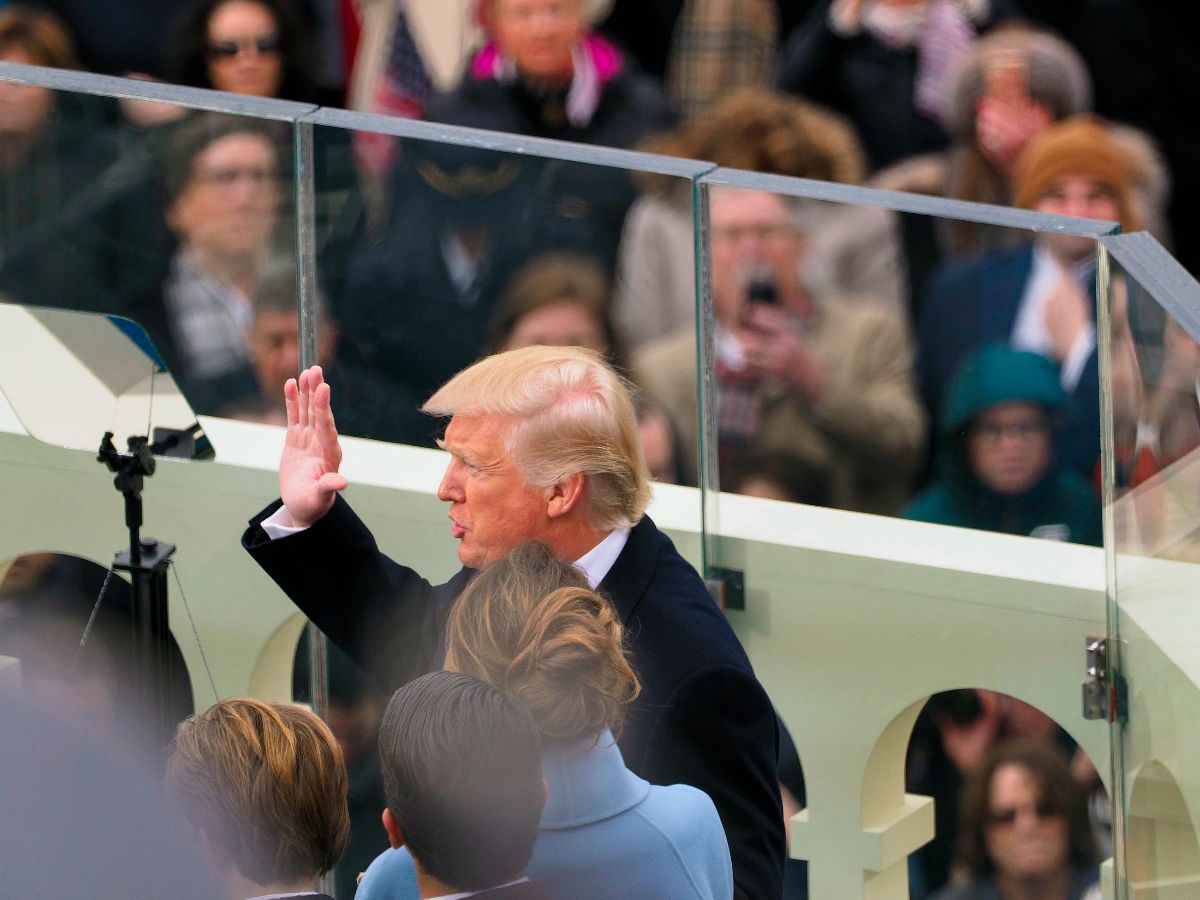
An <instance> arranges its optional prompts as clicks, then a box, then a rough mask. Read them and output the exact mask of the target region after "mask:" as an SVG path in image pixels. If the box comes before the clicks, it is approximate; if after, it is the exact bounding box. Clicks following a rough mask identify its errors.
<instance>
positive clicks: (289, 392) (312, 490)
mask: <svg viewBox="0 0 1200 900" xmlns="http://www.w3.org/2000/svg"><path fill="white" fill-rule="evenodd" d="M283 399H284V404H285V405H286V406H287V439H286V440H285V441H284V444H283V456H282V457H280V460H279V496H280V498H282V500H283V505H284V506H285V507H286V508H287V511H288V515H290V516H291V517H292V523H293V524H294V525H296V526H298V527H301V528H307V527H308V526H309V525H312V523H313V522H315V521H317V519H319V518H321V516H323V515H325V513H327V512H329V509H330V507H332V506H333V500H334V497H335V496H336V495H337V492H338V491H340V490H342V488H344V487H345V486H346V484H347V481H346V479H345V478H343V477H342V476H341V475H340V474H338V467H339V466H341V464H342V448H341V445H340V444H339V443H338V433H337V426H336V425H334V422H333V410H332V409H331V408H330V405H329V385H328V384H326V383H325V376H324V374H323V373H322V372H321V367H320V366H313V367H312V368H310V369H305V370H304V371H303V372H301V373H300V378H299V381H297V379H295V378H289V379H288V381H287V384H285V385H284V386H283Z"/></svg>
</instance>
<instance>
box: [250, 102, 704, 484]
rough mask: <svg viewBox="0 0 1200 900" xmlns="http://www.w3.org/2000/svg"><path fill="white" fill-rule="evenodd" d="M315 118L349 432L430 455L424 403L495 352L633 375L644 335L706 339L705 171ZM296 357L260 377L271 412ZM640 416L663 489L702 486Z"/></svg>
mask: <svg viewBox="0 0 1200 900" xmlns="http://www.w3.org/2000/svg"><path fill="white" fill-rule="evenodd" d="M312 121H313V125H312V128H313V139H312V143H313V149H314V170H315V173H316V180H315V186H314V195H315V204H314V205H315V209H316V217H315V220H314V221H315V235H314V244H315V251H316V252H315V259H316V279H315V281H316V288H317V298H318V302H317V304H316V308H317V311H318V316H317V321H316V327H315V328H314V331H315V333H316V334H317V339H316V343H315V348H314V349H315V360H317V361H320V362H322V364H323V365H324V366H325V367H326V373H327V378H328V380H329V381H330V382H331V384H332V387H333V394H334V396H335V397H336V398H337V399H336V400H335V413H336V415H337V419H338V425H339V429H340V430H341V431H342V432H343V433H345V434H349V435H354V436H360V437H370V438H374V439H379V440H388V441H396V442H403V443H409V444H414V445H418V446H429V447H431V446H433V445H434V440H435V438H436V437H437V434H438V430H439V428H440V426H441V424H443V423H439V422H437V421H436V420H434V419H431V418H430V417H428V416H426V415H424V414H423V413H421V412H420V407H421V405H422V404H423V403H424V402H425V400H426V399H427V398H428V397H429V396H430V395H431V394H432V393H433V392H434V391H435V390H436V389H437V388H438V387H439V386H440V385H441V384H443V383H444V382H445V381H446V380H448V379H449V378H450V377H451V376H452V375H454V374H455V373H456V372H458V371H460V370H461V369H463V368H465V367H466V366H468V365H470V364H471V363H472V362H474V361H475V360H476V359H478V358H479V357H481V356H482V355H485V354H487V353H491V352H495V351H497V350H502V349H511V348H514V347H520V346H527V345H532V344H563V345H581V346H586V347H590V348H592V349H595V350H597V351H598V352H601V353H603V354H605V355H606V356H607V357H608V358H609V359H611V360H612V361H613V362H614V363H615V364H616V365H617V367H618V368H619V369H620V370H621V371H623V372H625V373H627V374H628V373H629V372H630V371H631V370H632V368H633V367H634V365H635V360H636V356H637V352H638V350H639V348H640V347H641V346H642V345H643V344H644V343H645V342H647V341H648V340H649V339H651V338H653V337H657V336H659V335H660V334H663V333H665V332H666V331H667V330H671V329H676V330H678V329H681V328H682V329H683V330H685V331H686V332H687V333H689V334H691V333H694V325H693V323H694V309H695V295H694V287H693V285H694V277H693V275H692V273H693V271H694V268H695V255H694V239H693V229H692V221H693V220H692V209H691V205H692V203H691V201H692V189H691V180H690V177H691V175H692V174H694V173H697V172H699V171H705V170H707V169H708V168H710V167H708V166H705V165H704V164H699V163H684V162H682V161H673V160H664V159H662V158H656V157H652V156H647V155H644V154H634V153H622V152H620V151H608V150H601V149H594V148H584V147H574V146H571V145H563V144H555V143H553V142H545V141H542V142H539V141H535V140H531V139H528V138H518V137H507V136H502V135H495V134H486V133H478V132H469V131H466V130H463V129H456V128H450V127H438V126H430V125H426V124H424V123H405V122H396V121H394V120H391V121H389V120H387V119H383V118H381V117H378V116H356V115H353V114H349V113H338V112H336V111H323V112H322V113H321V114H319V115H318V116H317V117H315V118H314V119H313V120H312ZM481 135H483V136H485V137H486V140H482V141H481ZM643 186H644V187H645V189H646V194H645V195H644V196H643V197H642V199H640V200H639V193H638V192H639V189H640V188H642V187H643ZM647 197H649V198H652V199H647ZM635 201H636V202H635ZM623 228H624V230H623ZM285 280H286V279H285ZM689 349H690V343H689ZM255 352H256V353H258V352H259V351H258V350H257V349H256V351H255ZM295 359H296V354H295V353H294V352H293V354H292V357H291V359H289V360H284V359H282V358H281V359H280V363H281V365H280V366H278V367H277V369H278V371H273V372H264V378H265V380H266V383H265V384H264V385H263V386H262V391H263V393H264V395H265V396H269V397H271V398H272V404H273V406H274V407H279V406H280V403H279V402H278V400H275V399H274V398H275V397H277V395H278V393H279V390H278V383H279V382H280V380H281V378H283V377H284V376H290V374H291V373H292V371H294V368H295ZM693 361H694V360H693ZM264 368H265V366H264ZM641 412H642V414H643V417H644V421H646V422H648V423H649V424H647V426H646V430H647V435H648V438H649V440H650V442H651V443H650V444H648V445H647V446H648V449H649V450H650V452H651V455H652V457H653V458H652V460H651V468H652V470H653V471H654V474H655V476H656V477H657V478H659V479H660V480H661V481H662V482H665V483H679V484H686V483H689V479H693V480H694V478H695V468H694V465H690V464H688V463H687V461H683V462H682V463H681V462H680V461H679V460H677V459H676V455H675V453H674V448H673V444H672V441H671V439H670V438H671V436H670V435H669V434H668V433H667V429H666V422H665V419H663V418H662V416H661V415H660V414H659V413H658V412H657V411H656V410H653V409H643V410H641ZM278 414H279V413H278V412H276V415H278ZM692 483H694V481H693V482H692Z"/></svg>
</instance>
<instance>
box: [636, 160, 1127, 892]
mask: <svg viewBox="0 0 1200 900" xmlns="http://www.w3.org/2000/svg"><path fill="white" fill-rule="evenodd" d="M701 190H702V192H703V204H702V206H701V210H702V214H701V216H700V223H699V225H700V228H701V233H702V246H703V248H704V250H705V255H704V258H703V260H702V268H703V270H704V272H705V273H706V282H705V284H704V290H703V295H704V300H705V303H706V304H710V305H706V306H705V307H702V308H701V315H700V323H701V325H702V326H703V327H702V328H701V329H700V332H699V334H698V337H697V342H698V344H699V345H700V347H701V350H702V356H701V358H702V359H703V360H704V362H705V364H704V365H703V366H701V367H699V368H697V369H694V370H689V369H686V368H684V367H683V366H680V367H678V368H677V369H672V370H669V371H668V370H667V368H666V367H665V366H664V365H659V366H657V367H656V368H654V369H653V370H652V371H649V372H647V374H646V376H645V378H646V382H645V384H644V385H643V387H644V388H645V389H646V390H647V392H648V393H649V394H650V395H651V396H658V397H676V398H684V399H685V401H686V403H680V402H679V401H678V400H676V401H675V402H673V403H668V409H669V410H670V413H671V415H672V416H673V417H674V419H675V420H676V421H682V422H688V423H689V424H690V425H691V427H693V428H695V429H696V430H694V431H690V432H689V435H690V442H689V443H688V444H687V445H686V447H685V450H686V453H687V455H688V456H689V457H690V458H691V459H696V460H698V465H700V466H701V468H702V472H703V473H704V474H703V476H702V477H701V479H700V483H701V485H702V486H703V488H704V503H705V528H706V532H705V550H706V553H707V556H706V565H707V570H708V574H709V575H710V577H714V578H724V579H725V580H726V581H727V582H729V581H730V580H731V579H732V580H736V581H737V582H738V583H739V586H740V590H741V598H742V599H743V601H744V603H745V612H741V611H733V612H731V613H730V615H731V619H732V621H733V622H734V624H735V628H737V630H738V631H739V635H743V640H749V641H750V642H752V643H753V642H754V641H755V640H756V639H761V638H762V637H763V636H764V635H765V634H770V633H772V629H770V628H769V626H768V624H767V623H768V622H769V621H772V620H774V619H776V618H779V619H780V620H781V621H782V620H783V618H784V617H786V616H787V615H788V613H784V612H783V611H782V610H781V607H780V605H779V604H780V602H781V601H779V600H778V599H775V600H773V601H771V603H770V606H769V608H770V612H767V611H765V610H758V609H755V608H754V602H755V601H754V598H755V596H756V594H758V595H759V596H761V594H759V592H760V591H762V590H763V589H764V587H765V586H766V585H770V584H775V583H776V582H778V581H779V580H780V579H782V578H789V577H790V578H793V579H795V580H796V581H797V582H803V581H804V580H805V575H804V574H803V572H802V570H800V569H796V570H794V571H792V572H790V574H789V573H788V570H787V568H786V567H785V568H783V569H779V568H774V567H772V568H769V569H755V568H751V567H749V566H747V560H753V559H755V558H757V559H759V560H760V565H761V560H762V559H763V558H764V556H763V554H762V553H758V552H755V553H752V552H751V550H750V549H749V544H748V543H746V542H744V541H742V540H739V539H738V538H740V537H741V536H742V535H743V534H745V533H748V532H749V533H757V534H759V535H760V536H761V539H762V540H764V541H767V542H769V541H771V540H772V538H771V537H770V535H771V534H772V533H774V532H775V530H776V529H779V538H778V539H779V540H780V542H781V543H782V542H786V541H787V540H789V538H788V537H787V535H789V534H793V533H794V531H792V530H789V529H793V528H794V527H795V526H794V525H792V524H791V523H792V521H793V517H791V516H786V515H784V514H783V512H782V510H781V508H778V507H775V508H776V509H780V511H779V512H777V513H769V512H768V510H769V509H771V508H772V505H764V506H762V507H761V511H760V513H759V515H762V516H764V518H762V519H761V520H757V524H755V520H754V519H753V518H747V516H753V515H754V513H753V512H751V509H752V508H751V507H749V506H747V505H746V504H745V503H743V502H740V501H736V502H735V500H734V498H732V497H730V496H729V495H730V494H742V495H746V496H749V497H757V498H763V499H766V500H770V501H775V503H778V502H780V501H782V502H784V503H786V504H806V505H809V506H821V507H827V508H829V509H832V510H841V511H847V512H853V513H871V514H874V515H876V516H888V517H904V518H908V519H912V520H916V521H922V522H928V523H933V524H940V525H953V526H959V527H963V528H969V529H973V530H977V531H984V532H987V531H991V532H1000V533H1006V534H1009V535H1019V536H1024V537H1032V538H1042V539H1047V540H1050V541H1065V542H1073V543H1079V544H1087V545H1092V546H1096V547H1098V546H1099V545H1100V544H1101V540H1102V532H1101V504H1100V497H1099V464H1100V408H1099V382H1098V368H1097V355H1096V338H1095V334H1096V328H1095V320H1096V315H1097V313H1096V310H1097V298H1098V297H1099V298H1100V299H1101V302H1103V299H1104V297H1105V294H1104V285H1103V283H1102V282H1101V281H1100V280H1098V278H1097V244H1096V237H1097V236H1098V235H1103V234H1106V233H1108V232H1109V231H1110V230H1112V225H1111V224H1108V223H1105V222H1099V221H1097V222H1092V221H1086V220H1078V219H1065V218H1062V217H1056V216H1051V215H1048V214H1046V213H1044V212H1043V213H1040V214H1039V213H1036V212H1024V211H1019V210H1008V209H1000V208H992V207H983V206H979V205H975V204H966V203H954V202H950V201H938V200H935V199H933V198H922V197H913V196H908V195H897V194H889V193H887V192H883V191H872V190H866V189H857V188H846V187H842V186H835V185H828V184H822V183H818V182H810V181H803V180H800V179H785V178H778V177H770V176H755V175H750V174H748V173H741V172H732V171H727V170H723V169H722V170H717V171H716V172H714V173H712V174H710V175H707V176H704V177H703V178H702V179H701ZM962 246H970V248H971V250H970V251H969V252H961V251H959V250H958V249H957V248H960V247H962ZM648 353H649V356H650V357H651V358H652V359H658V356H657V355H656V353H655V350H654V348H653V347H651V349H650V350H649V351H648ZM697 397H699V398H700V399H699V407H698V406H697ZM697 423H698V424H697ZM766 516H770V517H769V518H766ZM795 521H796V522H799V521H801V520H800V518H799V517H795ZM852 523H853V520H852V519H851V520H847V519H840V518H837V517H831V518H830V520H829V523H828V527H829V528H830V531H829V534H830V535H836V534H838V533H839V531H840V529H842V528H845V529H853V528H854V527H855V526H854V525H853V524H852ZM859 531H860V534H861V540H863V541H870V540H872V537H871V536H872V535H877V536H878V537H876V538H875V539H876V540H879V539H882V536H883V535H887V534H890V533H891V532H890V531H888V529H887V528H886V527H885V526H884V525H882V524H876V523H874V522H872V521H871V520H863V521H862V524H861V526H859ZM726 535H729V536H730V538H729V539H726ZM734 536H737V537H734ZM830 540H835V538H833V537H830ZM948 546H949V545H948ZM862 552H864V553H871V554H874V553H887V552H888V550H887V549H886V546H885V545H872V546H871V547H870V548H869V549H868V548H867V547H863V549H862ZM1089 558H1091V559H1092V560H1093V566H1094V570H1095V574H1096V575H1097V576H1099V575H1100V574H1101V572H1102V565H1103V558H1102V557H1101V556H1100V555H1099V554H1096V555H1094V556H1091V557H1089ZM964 559H965V557H964ZM795 564H796V563H795V562H793V563H791V565H795ZM784 565H785V566H786V565H787V564H784ZM863 577H866V576H863ZM897 589H902V588H900V587H899V586H897ZM811 591H812V593H813V594H814V596H818V595H824V594H825V593H826V592H825V591H824V590H823V589H822V588H820V587H816V586H814V587H813V588H812V589H811ZM855 596H856V593H855V591H854V590H852V589H848V597H849V598H853V597H855ZM962 599H965V598H962ZM759 602H764V601H761V600H760V601H759ZM796 602H797V603H800V602H802V601H801V600H800V599H799V598H798V599H797V601H796ZM848 602H850V603H854V602H855V601H854V600H851V599H848ZM873 602H875V600H874V599H873V598H870V595H869V594H868V595H865V596H864V598H863V600H862V601H861V604H860V607H861V608H860V609H858V610H856V611H850V610H847V611H845V612H844V615H845V616H854V615H858V614H861V613H862V612H863V611H864V610H866V609H869V608H872V607H871V604H872V603H873ZM958 602H961V600H959V601H958ZM936 603H937V600H935V599H933V598H931V600H930V604H931V608H932V606H933V605H936ZM924 614H925V613H924V612H922V613H921V615H924ZM830 616H831V617H832V616H833V613H832V612H831V613H830ZM764 617H765V618H764ZM900 627H901V626H900V625H899V624H898V623H897V628H900ZM763 629H766V631H765V632H764V631H763ZM865 634H866V632H864V635H865ZM1084 634H1085V632H1084V631H1083V630H1082V629H1081V630H1080V634H1079V637H1080V640H1081V641H1082V638H1083V635H1084ZM865 640H869V637H866V638H865ZM786 641H791V642H793V643H803V641H802V640H800V639H799V638H795V637H792V638H787V639H786V640H785V642H786ZM1027 649H1028V651H1029V654H1030V655H1029V658H1028V659H1026V660H1024V662H1023V663H1022V665H1025V666H1027V667H1030V668H1036V667H1037V666H1038V665H1041V664H1042V663H1040V662H1039V660H1038V658H1037V656H1036V654H1037V652H1038V651H1035V650H1034V649H1033V648H1032V647H1029V648H1027ZM813 650H814V652H819V651H817V650H816V648H813ZM764 663H765V661H764ZM765 664H766V666H767V668H765V669H764V671H770V669H769V666H770V664H769V663H765ZM776 674H777V673H776ZM768 677H769V676H768ZM946 687H953V688H954V690H942V691H938V692H935V693H932V696H931V697H930V698H929V703H928V705H927V706H926V708H924V709H923V710H922V709H921V706H920V705H919V704H918V705H917V706H916V707H914V708H913V712H912V716H913V718H912V719H911V720H910V725H909V728H910V730H911V743H910V744H909V749H908V760H909V762H908V768H907V774H906V785H905V786H906V787H907V789H908V790H909V791H912V792H914V794H919V795H923V796H931V797H933V798H934V801H935V807H934V818H935V821H936V830H935V833H934V837H933V840H932V841H930V842H928V843H925V844H924V845H923V846H920V847H919V849H917V846H915V845H914V847H913V849H914V850H916V852H915V853H913V855H912V857H911V858H910V861H909V873H910V875H909V884H910V886H911V888H912V892H913V895H914V896H918V897H925V896H928V895H929V894H930V893H933V892H935V891H936V890H937V889H938V888H939V887H940V886H942V885H944V884H946V883H947V881H948V880H949V878H950V876H951V872H952V866H953V862H954V857H955V846H956V842H957V837H958V826H957V822H956V816H957V810H958V804H959V800H960V794H961V791H962V787H963V779H964V777H965V776H964V775H963V774H962V772H963V770H961V769H960V768H959V767H958V763H957V762H956V760H955V757H954V754H953V749H954V748H953V746H952V745H951V740H952V737H953V735H954V734H958V735H959V736H961V735H962V734H967V733H974V734H976V735H977V736H980V735H982V733H983V731H984V730H985V729H986V728H988V727H995V728H996V731H995V732H994V733H993V734H992V736H991V737H990V738H988V739H987V740H986V741H985V743H984V744H983V745H981V746H980V748H979V749H980V752H982V749H984V748H986V747H988V746H991V745H993V744H996V743H997V742H998V741H999V738H1000V736H1001V735H1003V734H1019V733H1025V731H1023V729H1027V730H1028V733H1037V734H1041V735H1044V736H1046V737H1047V738H1048V739H1049V740H1050V741H1051V742H1052V743H1053V742H1054V741H1055V740H1057V741H1058V742H1060V743H1062V744H1064V745H1066V746H1068V747H1071V748H1074V746H1075V744H1074V740H1073V738H1071V737H1069V736H1068V732H1074V731H1075V730H1076V729H1078V728H1079V727H1080V724H1081V723H1082V719H1081V718H1080V717H1079V716H1078V714H1077V713H1076V712H1075V711H1074V710H1072V711H1071V713H1070V714H1067V715H1065V716H1064V715H1063V713H1062V710H1061V709H1057V708H1055V709H1053V713H1054V716H1055V717H1052V716H1051V715H1049V714H1048V713H1047V712H1046V711H1044V710H1043V709H1039V708H1036V707H1035V706H1034V705H1032V704H1031V703H1029V702H1026V700H1025V699H1022V698H1020V697H1018V696H1011V695H1009V694H1005V693H1001V692H999V691H996V690H994V689H985V688H987V687H988V686H987V685H986V684H985V683H984V682H983V681H980V682H978V683H970V682H965V683H964V682H960V683H958V684H951V685H946ZM768 689H769V690H771V692H772V696H773V697H774V698H775V699H776V702H777V704H778V705H779V707H780V712H781V716H782V718H783V722H784V724H785V726H786V725H787V724H788V720H789V717H790V716H792V715H795V710H796V706H795V703H796V702H797V701H796V699H795V696H794V694H795V692H794V690H793V689H792V688H791V686H790V685H789V684H788V683H787V682H776V683H773V684H768ZM1011 693H1012V694H1016V691H1012V692H1011ZM1028 696H1029V695H1028V694H1027V693H1026V694H1024V695H1023V697H1028ZM901 713H902V710H901V709H899V708H898V709H896V710H895V714H896V715H900V714H901ZM918 713H919V715H918ZM793 721H802V719H800V720H793ZM997 723H1008V724H1003V725H997ZM1018 723H1019V724H1018ZM1035 723H1036V724H1035ZM795 727H799V726H795ZM785 730H786V729H785ZM948 735H950V736H948ZM1055 736H1057V737H1055ZM980 739H981V740H982V739H983V738H982V737H981V738H980ZM786 743H790V742H786ZM947 746H950V747H951V749H950V750H949V751H948V750H947ZM1080 752H1081V753H1082V751H1080ZM790 756H791V758H792V760H793V765H792V766H791V767H790V770H789V771H788V772H787V773H786V777H785V772H784V771H783V770H781V781H782V782H783V784H784V786H785V787H786V788H788V789H790V793H791V795H792V797H794V798H795V800H796V805H797V808H800V809H803V807H804V805H805V795H804V791H805V780H804V777H803V768H802V764H803V754H800V755H799V756H798V757H797V756H795V755H794V754H792V755H790ZM1100 763H1103V760H1100ZM1078 765H1079V766H1081V767H1083V768H1086V766H1087V765H1090V762H1089V761H1088V760H1087V756H1086V754H1083V755H1082V761H1081V762H1079V763H1078ZM788 778H790V779H791V781H790V782H789V781H788ZM1089 788H1090V789H1091V788H1094V791H1095V796H1094V798H1093V801H1094V806H1095V808H1096V810H1097V811H1098V819H1100V820H1104V822H1106V821H1107V819H1108V818H1109V816H1108V815H1107V814H1105V813H1104V810H1106V809H1107V799H1106V795H1105V793H1104V790H1103V787H1102V786H1101V785H1100V782H1099V781H1098V780H1096V779H1095V778H1094V777H1093V779H1092V781H1091V782H1090V783H1089ZM896 789H897V790H901V788H900V787H897V788H896ZM866 803H867V800H865V799H864V804H866ZM900 814H901V812H900V811H897V812H896V815H900ZM802 815H804V814H802ZM880 815H881V817H884V818H886V816H884V814H883V813H882V812H881V813H880ZM888 815H891V813H888ZM807 824H811V822H806V825H807ZM813 827H814V828H815V825H814V826H813ZM808 830H809V829H807V828H806V830H805V833H807V832H808ZM1098 830H1099V832H1100V833H1102V834H1107V825H1106V824H1104V823H1103V822H1102V823H1101V824H1099V825H1098ZM797 840H798V839H797V838H796V837H793V841H794V842H795V841H797ZM799 840H800V846H804V845H805V843H806V841H807V838H799ZM817 861H819V862H820V863H821V864H822V865H823V866H826V867H828V866H829V859H828V857H827V856H821V857H820V859H819V860H817ZM791 865H796V863H792V864H791ZM1091 872H1092V875H1094V874H1095V870H1094V869H1093V870H1091ZM797 877H803V876H802V875H797ZM830 877H832V876H830V874H829V871H828V868H827V871H826V872H825V873H824V874H823V875H822V876H821V878H822V879H828V878H830ZM878 877H879V878H881V879H885V880H886V879H888V878H897V877H898V876H896V875H895V873H894V871H887V872H883V871H881V873H880V874H879V876H878ZM834 883H835V882H833V881H830V880H819V881H817V882H813V889H814V890H825V891H828V890H830V889H831V885H832V884H834ZM889 883H890V882H889Z"/></svg>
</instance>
